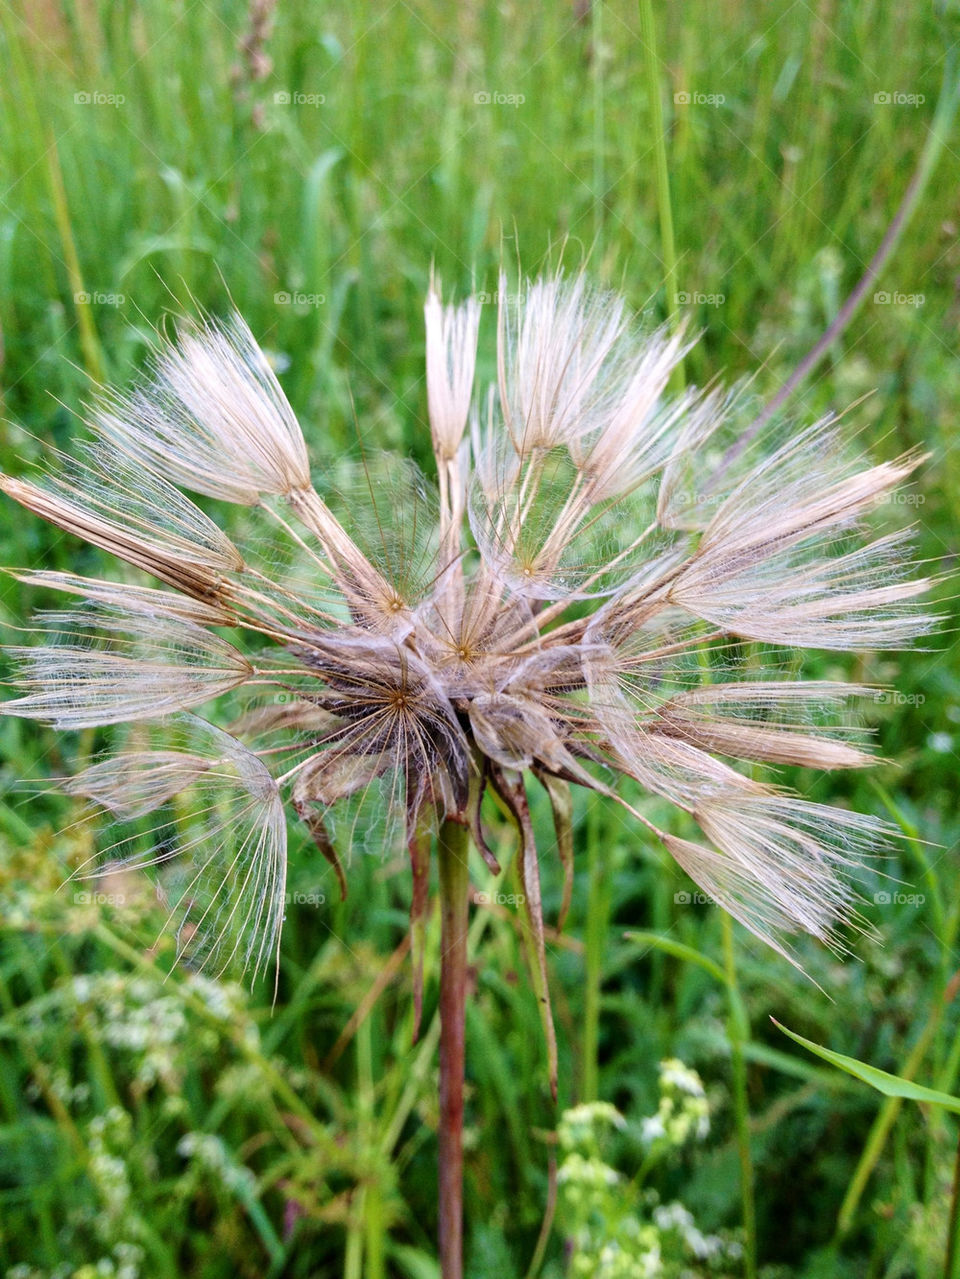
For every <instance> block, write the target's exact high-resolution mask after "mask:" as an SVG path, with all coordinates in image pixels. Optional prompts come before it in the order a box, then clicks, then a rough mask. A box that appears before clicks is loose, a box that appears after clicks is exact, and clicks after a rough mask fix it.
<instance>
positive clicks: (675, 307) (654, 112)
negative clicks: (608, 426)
mask: <svg viewBox="0 0 960 1279" xmlns="http://www.w3.org/2000/svg"><path fill="white" fill-rule="evenodd" d="M640 35H641V39H642V40H643V54H644V78H645V80H646V87H647V100H648V101H649V104H650V120H651V128H652V132H653V148H654V156H655V163H656V174H657V211H658V215H659V219H660V254H661V259H660V260H661V265H662V267H663V282H664V289H665V291H666V297H667V316H668V317H669V320H670V323H671V326H672V327H673V328H677V327H678V325H679V323H680V303H679V299H678V296H677V293H678V290H677V253H676V247H675V244H674V235H673V206H672V204H671V202H670V170H669V168H668V166H667V135H666V131H665V128H664V123H663V103H662V101H661V98H660V92H661V88H660V59H659V57H658V56H657V29H656V23H655V22H654V17H653V0H640ZM684 384H685V377H684V372H683V361H681V362H680V363H679V364H678V365H677V366H676V368H675V369H674V371H673V373H672V375H671V378H670V385H671V388H672V389H673V390H675V391H682V390H683V387H684Z"/></svg>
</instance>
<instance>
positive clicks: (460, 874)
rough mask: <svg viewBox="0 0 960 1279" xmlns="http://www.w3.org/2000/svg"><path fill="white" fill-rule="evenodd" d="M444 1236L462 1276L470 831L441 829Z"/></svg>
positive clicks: (452, 825)
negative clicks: (464, 1079) (464, 1076)
mask: <svg viewBox="0 0 960 1279" xmlns="http://www.w3.org/2000/svg"><path fill="white" fill-rule="evenodd" d="M438 842H439V864H440V917H441V926H440V927H441V931H440V946H441V956H440V1133H439V1138H440V1151H439V1166H438V1180H439V1233H440V1270H441V1274H442V1276H443V1279H462V1277H463V1074H464V1063H465V1052H464V1045H465V1031H466V992H467V915H468V902H469V888H470V880H469V875H468V872H467V851H468V832H467V830H466V828H465V827H463V826H460V825H458V824H457V823H456V822H451V821H446V822H444V823H443V825H442V826H441V827H440V836H439V841H438Z"/></svg>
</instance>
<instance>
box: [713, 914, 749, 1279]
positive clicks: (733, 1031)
mask: <svg viewBox="0 0 960 1279" xmlns="http://www.w3.org/2000/svg"><path fill="white" fill-rule="evenodd" d="M721 926H722V928H723V971H724V976H725V978H726V984H727V993H728V997H729V1000H730V1012H729V1016H728V1018H727V1036H728V1038H729V1040H730V1065H731V1070H732V1073H733V1113H734V1118H735V1121H736V1127H737V1156H738V1158H739V1161H740V1203H741V1206H742V1213H743V1235H744V1239H743V1273H744V1275H745V1276H746V1279H756V1275H757V1210H756V1203H755V1201H754V1177H753V1154H752V1152H751V1149H750V1102H749V1098H748V1096H747V1064H746V1060H745V1058H744V1054H743V1049H744V1044H746V1043H747V1042H748V1041H749V1038H750V1026H749V1024H748V1023H747V1021H746V1012H745V1008H744V1003H743V998H742V996H741V994H740V987H739V984H738V982H737V962H736V951H735V948H734V937H733V920H732V919H731V918H730V916H729V915H728V914H727V912H726V911H722V912H721Z"/></svg>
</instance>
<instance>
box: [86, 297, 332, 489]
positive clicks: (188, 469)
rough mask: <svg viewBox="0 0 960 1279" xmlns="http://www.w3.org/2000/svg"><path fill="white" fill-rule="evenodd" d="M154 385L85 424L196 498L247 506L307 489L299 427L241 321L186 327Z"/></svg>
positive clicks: (110, 402)
mask: <svg viewBox="0 0 960 1279" xmlns="http://www.w3.org/2000/svg"><path fill="white" fill-rule="evenodd" d="M151 372H152V376H151V378H150V380H149V381H147V382H145V383H144V385H142V386H140V387H138V388H137V389H136V390H135V391H133V392H132V394H130V395H127V396H121V395H115V396H112V397H110V398H108V399H106V400H104V401H103V402H102V403H101V404H99V405H98V406H97V407H96V408H95V410H94V414H93V419H92V423H91V425H93V427H94V428H95V429H96V430H97V431H98V432H99V433H100V434H102V435H104V436H106V437H107V438H108V439H110V440H112V441H113V442H114V443H115V444H116V445H117V446H118V448H121V449H123V451H124V452H125V453H127V454H128V455H129V456H130V457H132V458H135V459H136V460H137V461H140V462H144V463H146V465H147V466H149V467H151V468H152V469H153V470H156V471H158V472H159V473H160V474H161V475H164V476H165V477H166V478H167V479H169V480H172V481H173V482H174V483H175V484H181V485H183V487H184V488H188V489H191V490H192V491H193V492H195V493H206V494H207V495H208V496H210V497H220V498H224V499H225V500H227V501H230V502H239V503H241V504H243V505H250V504H252V503H254V502H257V501H259V500H260V498H261V497H262V496H264V495H267V494H274V495H280V496H282V495H284V494H287V493H290V492H291V491H292V490H295V489H308V488H309V487H310V461H309V458H308V456H307V446H306V444H305V443H304V440H303V435H302V433H301V431H300V425H299V423H298V422H297V419H296V417H295V416H294V413H293V410H292V409H291V408H290V405H289V404H288V402H287V397H286V396H285V395H284V393H283V391H282V390H281V388H280V384H279V382H278V381H277V379H276V376H275V374H274V372H273V369H272V368H271V367H270V363H269V361H268V360H267V357H266V356H265V355H264V354H263V352H262V351H261V350H260V348H259V346H258V345H257V343H256V341H255V339H254V337H253V334H252V333H251V332H250V330H249V328H248V327H247V325H246V324H245V323H244V321H243V320H242V319H241V317H240V316H239V315H233V316H231V317H230V319H229V320H228V321H226V323H223V324H220V323H217V322H216V321H214V320H207V321H205V322H203V323H201V324H197V325H189V324H188V325H186V326H185V327H184V329H183V331H182V332H181V333H180V335H179V338H178V341H177V343H176V345H167V346H161V347H159V348H158V349H157V350H156V352H155V354H154V357H153V363H152V370H151Z"/></svg>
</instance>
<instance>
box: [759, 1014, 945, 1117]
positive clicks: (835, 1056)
mask: <svg viewBox="0 0 960 1279" xmlns="http://www.w3.org/2000/svg"><path fill="white" fill-rule="evenodd" d="M770 1020H771V1021H772V1022H773V1024H774V1025H775V1026H776V1028H777V1029H778V1030H782V1031H783V1033H784V1034H785V1035H788V1036H789V1037H790V1038H791V1039H792V1040H794V1041H795V1042H796V1043H798V1044H800V1045H801V1046H802V1047H804V1048H806V1049H807V1050H808V1051H809V1052H812V1053H815V1054H816V1056H817V1057H822V1058H823V1060H824V1061H828V1062H829V1063H830V1064H831V1066H836V1067H837V1069H838V1070H845V1071H846V1072H847V1074H848V1075H853V1076H854V1078H856V1079H861V1080H862V1081H863V1082H864V1083H865V1084H869V1085H870V1087H871V1088H876V1090H877V1092H882V1093H883V1095H884V1096H885V1097H904V1098H906V1099H907V1100H908V1101H926V1102H929V1103H930V1104H931V1105H934V1106H943V1107H944V1109H945V1110H952V1111H953V1113H954V1114H957V1115H960V1097H952V1096H951V1095H950V1093H946V1092H937V1090H936V1089H935V1088H924V1087H923V1086H922V1084H915V1083H912V1082H911V1081H910V1080H909V1079H901V1077H900V1076H899V1075H890V1074H888V1073H887V1072H886V1071H885V1070H877V1068H876V1066H868V1065H867V1064H866V1063H865V1062H862V1061H857V1059H856V1057H845V1056H844V1055H843V1053H835V1052H832V1051H831V1050H830V1049H829V1048H821V1046H820V1045H819V1044H815V1043H814V1042H813V1040H812V1039H804V1037H803V1036H802V1035H797V1034H795V1033H794V1032H793V1031H792V1030H788V1029H787V1028H786V1026H781V1024H780V1023H779V1022H778V1021H777V1019H776V1018H775V1017H771V1018H770Z"/></svg>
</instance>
